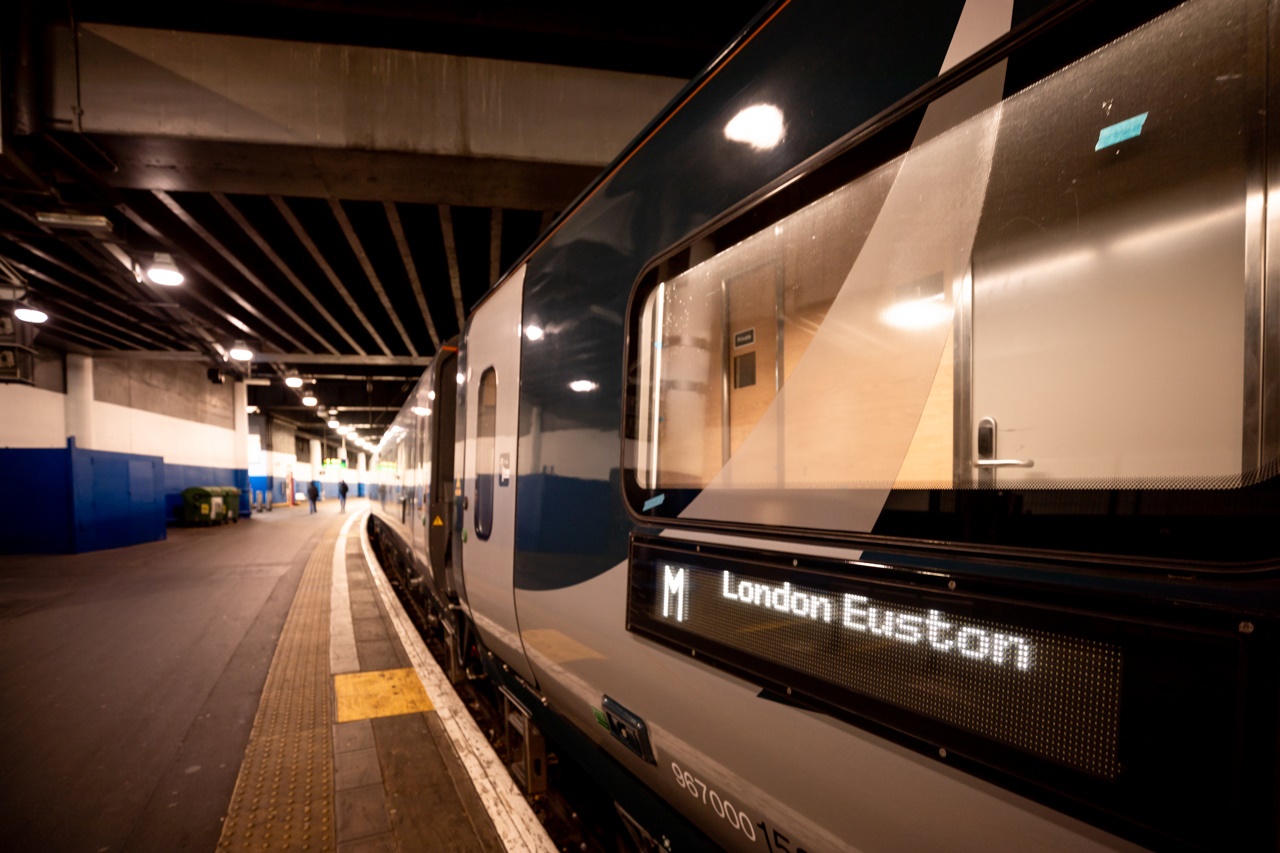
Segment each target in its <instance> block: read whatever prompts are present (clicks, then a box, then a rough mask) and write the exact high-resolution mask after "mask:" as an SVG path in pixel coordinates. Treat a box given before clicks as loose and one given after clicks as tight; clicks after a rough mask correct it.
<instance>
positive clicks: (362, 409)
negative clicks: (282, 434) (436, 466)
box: [255, 403, 400, 426]
mask: <svg viewBox="0 0 1280 853" xmlns="http://www.w3.org/2000/svg"><path fill="white" fill-rule="evenodd" d="M255 405H258V406H262V405H265V406H266V407H267V408H269V409H271V410H272V411H273V412H274V411H281V412H297V411H308V412H311V411H315V410H316V407H313V406H273V405H271V404H270V403H255ZM329 409H333V410H335V411H336V412H338V413H339V414H341V413H343V412H398V411H400V407H399V406H325V407H324V410H325V411H326V412H327V411H329ZM348 426H349V424H348Z"/></svg>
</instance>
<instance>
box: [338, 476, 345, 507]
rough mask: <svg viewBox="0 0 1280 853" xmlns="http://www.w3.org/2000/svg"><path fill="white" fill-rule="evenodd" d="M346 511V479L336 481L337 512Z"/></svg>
mask: <svg viewBox="0 0 1280 853" xmlns="http://www.w3.org/2000/svg"><path fill="white" fill-rule="evenodd" d="M346 511H347V481H346V480H339V481H338V512H346Z"/></svg>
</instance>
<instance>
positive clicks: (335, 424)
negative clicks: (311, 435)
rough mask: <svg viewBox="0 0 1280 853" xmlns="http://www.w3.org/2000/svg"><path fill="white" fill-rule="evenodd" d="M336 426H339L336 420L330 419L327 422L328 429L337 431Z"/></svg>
mask: <svg viewBox="0 0 1280 853" xmlns="http://www.w3.org/2000/svg"><path fill="white" fill-rule="evenodd" d="M338 426H339V424H338V419H337V418H332V419H330V421H329V429H337V428H338Z"/></svg>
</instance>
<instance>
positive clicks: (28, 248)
mask: <svg viewBox="0 0 1280 853" xmlns="http://www.w3.org/2000/svg"><path fill="white" fill-rule="evenodd" d="M14 242H15V244H16V245H17V246H18V247H19V248H21V249H22V250H23V251H25V252H27V253H28V254H29V255H32V256H33V257H35V258H38V259H39V260H41V261H44V262H45V263H47V264H49V265H50V266H53V267H56V268H58V269H60V270H62V271H63V272H66V273H70V274H71V275H73V276H75V277H76V278H78V279H79V280H81V281H83V282H85V283H86V284H88V285H90V286H92V287H93V288H94V289H95V290H98V291H100V292H101V293H103V294H106V295H107V296H108V297H114V296H117V294H116V293H115V291H113V290H112V289H111V288H110V287H108V286H107V285H106V284H104V283H103V282H101V281H99V280H98V279H96V278H94V277H93V276H90V275H88V274H86V273H84V272H83V271H81V270H79V269H76V268H75V267H74V266H72V265H71V264H68V263H66V262H65V261H63V260H61V259H60V258H57V257H54V256H53V255H51V254H49V253H47V252H45V251H43V250H41V249H40V248H38V247H36V246H33V245H31V244H30V243H28V242H26V241H25V240H17V241H14ZM14 263H15V264H17V263H18V262H17V261H16V260H14ZM23 269H24V270H31V271H32V272H33V273H35V274H36V275H37V276H39V275H40V274H39V273H38V272H36V271H35V268H34V267H29V266H26V265H23ZM40 277H41V278H44V276H40ZM46 280H48V279H46ZM64 289H66V290H68V291H71V292H74V293H76V294H78V295H80V296H89V294H86V293H84V292H83V291H78V290H74V289H73V288H71V287H70V286H69V285H64ZM90 298H92V297H90ZM122 301H125V302H126V303H127V300H123V298H122ZM115 313H117V314H122V312H119V311H116V312H115ZM122 316H125V317H127V318H128V319H129V320H130V322H133V323H135V324H137V325H138V326H140V327H142V328H144V329H147V330H148V331H150V332H153V333H155V334H157V335H162V336H164V337H167V338H170V339H171V340H173V341H175V342H179V343H180V342H181V339H180V338H178V337H176V336H174V335H170V334H167V333H166V332H164V331H163V330H161V329H158V328H156V327H154V326H152V325H150V324H148V323H142V322H139V321H138V319H137V318H136V317H134V316H131V315H128V314H122Z"/></svg>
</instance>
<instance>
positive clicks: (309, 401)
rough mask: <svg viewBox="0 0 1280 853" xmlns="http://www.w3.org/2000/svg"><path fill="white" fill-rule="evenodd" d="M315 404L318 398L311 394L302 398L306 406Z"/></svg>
mask: <svg viewBox="0 0 1280 853" xmlns="http://www.w3.org/2000/svg"><path fill="white" fill-rule="evenodd" d="M315 404H316V398H315V397H312V396H311V395H310V394H308V395H307V396H305V397H303V398H302V405H304V406H314V405H315Z"/></svg>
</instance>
